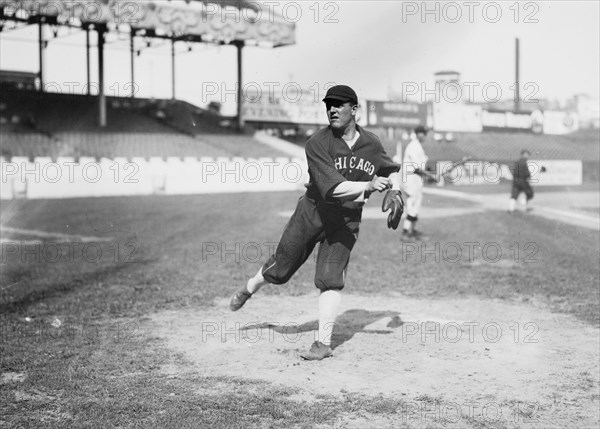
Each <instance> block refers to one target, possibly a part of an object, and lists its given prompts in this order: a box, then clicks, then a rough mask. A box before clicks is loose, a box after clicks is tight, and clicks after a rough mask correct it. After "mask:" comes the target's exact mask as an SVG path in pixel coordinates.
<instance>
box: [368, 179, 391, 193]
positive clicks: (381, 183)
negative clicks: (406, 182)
mask: <svg viewBox="0 0 600 429" xmlns="http://www.w3.org/2000/svg"><path fill="white" fill-rule="evenodd" d="M391 187H392V181H391V180H390V179H388V178H387V177H378V176H375V177H373V180H371V181H370V182H369V183H367V188H366V189H365V192H367V193H371V192H375V191H377V192H383V191H385V190H386V189H388V188H391Z"/></svg>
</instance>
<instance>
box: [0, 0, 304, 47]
mask: <svg viewBox="0 0 600 429" xmlns="http://www.w3.org/2000/svg"><path fill="white" fill-rule="evenodd" d="M0 8H1V18H2V19H11V20H16V21H22V22H27V23H33V22H37V19H38V18H40V17H43V18H44V19H45V20H46V22H47V23H51V24H57V25H69V26H74V27H83V26H86V25H89V24H94V25H99V24H101V25H106V26H107V28H108V29H109V30H115V29H117V28H119V29H122V28H125V27H130V28H131V29H135V30H145V31H147V32H148V34H147V35H148V36H153V37H167V38H181V39H184V40H190V41H197V42H215V43H232V42H244V43H248V44H256V45H259V46H262V45H264V46H272V47H276V46H284V45H291V44H294V43H295V26H294V24H293V23H290V22H287V21H286V20H284V19H283V18H282V17H281V16H280V15H278V14H275V13H272V12H271V11H269V13H264V12H265V11H261V10H260V6H259V4H258V3H256V2H247V1H233V0H210V1H193V2H190V1H185V0H169V1H164V0H145V1H141V0H128V1H126V2H123V1H119V0H77V1H70V0H35V1H19V2H15V1H13V0H0ZM231 8H235V10H237V12H236V11H234V13H227V12H228V11H229V12H231V11H230V10H229V9H231ZM259 12H260V13H259Z"/></svg>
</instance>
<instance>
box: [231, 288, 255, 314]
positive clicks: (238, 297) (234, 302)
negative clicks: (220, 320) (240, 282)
mask: <svg viewBox="0 0 600 429" xmlns="http://www.w3.org/2000/svg"><path fill="white" fill-rule="evenodd" d="M251 297H252V294H251V293H250V292H248V291H247V290H246V289H245V288H244V290H241V291H239V292H236V293H235V294H234V295H233V296H232V297H231V301H230V302H229V309H230V310H231V311H238V310H239V309H240V308H242V307H243V306H244V304H245V303H246V301H248V300H249V299H250V298H251Z"/></svg>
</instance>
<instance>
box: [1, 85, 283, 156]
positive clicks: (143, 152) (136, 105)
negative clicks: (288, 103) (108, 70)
mask: <svg viewBox="0 0 600 429" xmlns="http://www.w3.org/2000/svg"><path fill="white" fill-rule="evenodd" d="M107 101H108V102H107V119H108V120H107V125H106V127H100V126H99V125H98V124H97V120H96V112H97V103H96V100H95V97H93V96H85V95H70V94H59V93H48V92H36V91H25V90H15V89H6V88H3V89H2V97H1V99H0V124H1V126H0V136H1V140H2V142H1V147H2V156H3V157H4V158H5V159H7V160H10V159H11V158H12V157H15V156H22V157H28V158H30V159H32V158H35V157H37V156H43V157H50V158H52V159H56V158H57V157H59V156H63V157H64V156H68V157H73V158H76V159H78V158H79V157H83V156H85V157H93V158H96V159H99V158H109V159H112V158H115V157H124V158H128V159H131V158H133V157H141V158H146V159H148V158H150V157H161V158H167V157H170V156H174V157H181V158H184V157H198V158H199V157H205V156H211V157H234V156H246V157H262V156H274V155H275V156H277V155H280V156H283V155H285V154H284V153H283V152H281V153H277V151H274V150H273V149H272V148H268V147H264V146H263V145H261V144H259V143H258V142H257V141H256V140H254V138H253V137H252V135H248V134H244V133H237V132H236V131H235V130H233V129H232V128H231V126H230V125H229V124H231V123H232V122H233V121H232V120H231V118H224V117H221V116H219V115H216V114H215V113H213V112H210V111H208V110H206V109H201V108H199V107H196V106H193V105H192V104H190V103H187V102H184V101H179V100H156V99H142V98H135V99H132V98H119V97H107ZM224 124H225V125H224Z"/></svg>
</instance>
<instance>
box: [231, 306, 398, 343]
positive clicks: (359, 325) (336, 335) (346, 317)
mask: <svg viewBox="0 0 600 429" xmlns="http://www.w3.org/2000/svg"><path fill="white" fill-rule="evenodd" d="M386 317H391V320H390V321H389V322H388V323H387V325H386V327H387V328H399V327H400V326H402V325H403V324H404V322H403V321H402V319H401V318H400V314H399V313H398V312H397V311H367V310H360V309H352V310H347V311H345V312H344V313H342V314H341V315H340V316H339V317H338V318H337V321H336V326H335V329H334V331H333V337H332V340H331V343H332V345H331V348H332V349H335V348H336V347H339V346H341V345H342V344H344V343H345V342H346V341H349V340H350V339H352V337H354V334H356V333H358V332H362V333H365V334H383V335H385V334H391V333H392V331H390V330H387V329H365V328H366V327H367V326H369V325H370V324H372V323H375V322H377V321H378V320H381V319H383V318H386ZM251 329H273V331H275V332H277V333H283V334H285V335H293V334H299V333H304V332H310V331H316V330H317V329H319V321H318V320H311V321H310V322H305V323H303V324H301V325H297V324H293V323H288V324H286V325H283V326H279V325H273V324H270V323H260V324H255V325H246V326H244V327H243V328H242V329H241V330H242V331H247V330H251Z"/></svg>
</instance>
